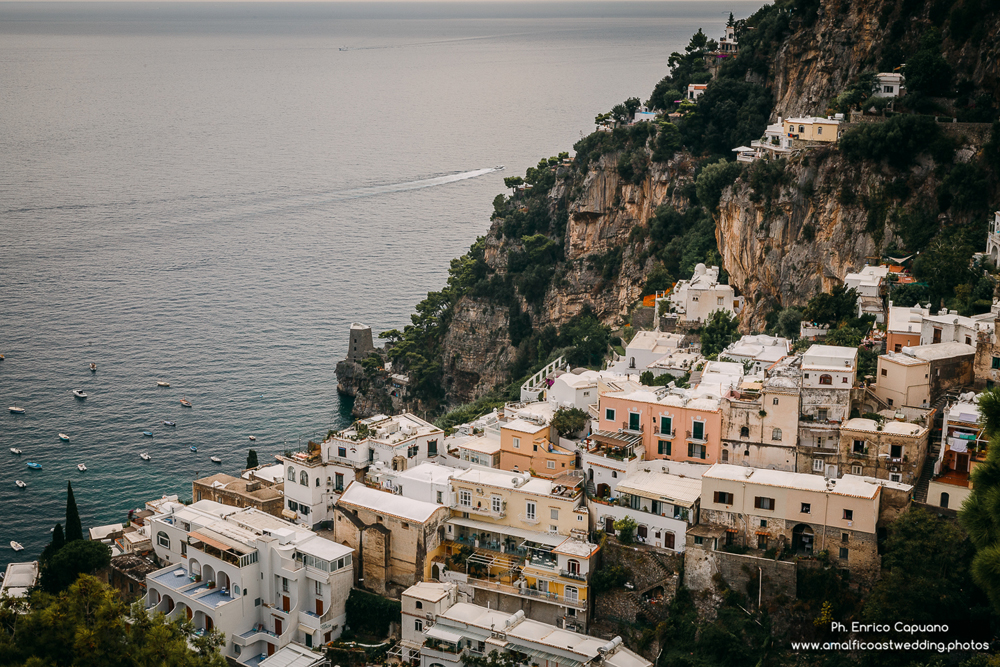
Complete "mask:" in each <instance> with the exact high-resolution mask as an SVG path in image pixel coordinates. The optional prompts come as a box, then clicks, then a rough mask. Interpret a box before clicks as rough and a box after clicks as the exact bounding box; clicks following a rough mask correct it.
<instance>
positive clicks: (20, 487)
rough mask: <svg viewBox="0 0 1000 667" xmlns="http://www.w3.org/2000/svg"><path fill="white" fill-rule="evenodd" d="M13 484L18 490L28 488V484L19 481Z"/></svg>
mask: <svg viewBox="0 0 1000 667" xmlns="http://www.w3.org/2000/svg"><path fill="white" fill-rule="evenodd" d="M14 483H15V484H17V487H18V488H19V489H23V488H24V487H26V486H28V484H27V483H26V482H22V481H21V480H19V479H16V480H14Z"/></svg>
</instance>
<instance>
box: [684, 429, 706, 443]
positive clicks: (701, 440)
mask: <svg viewBox="0 0 1000 667" xmlns="http://www.w3.org/2000/svg"><path fill="white" fill-rule="evenodd" d="M684 438H685V439H686V440H687V441H688V442H693V443H695V444H702V443H706V442H708V433H706V432H704V431H702V432H701V434H700V437H699V435H698V434H693V433H691V431H685V432H684Z"/></svg>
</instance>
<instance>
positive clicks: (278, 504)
mask: <svg viewBox="0 0 1000 667" xmlns="http://www.w3.org/2000/svg"><path fill="white" fill-rule="evenodd" d="M284 486H285V485H284V483H278V484H274V483H271V482H268V481H266V480H262V479H252V480H250V479H243V478H242V477H233V476H231V475H227V474H225V473H218V474H215V475H212V476H211V477H203V478H201V479H196V480H195V481H194V482H192V483H191V497H192V498H194V501H195V502H198V501H199V500H212V501H214V502H217V503H220V504H222V505H231V506H232V507H253V508H255V509H259V510H260V511H261V512H266V513H268V514H270V515H272V516H276V517H279V518H280V517H281V510H282V509H283V508H284V506H285V496H284V491H283V490H284Z"/></svg>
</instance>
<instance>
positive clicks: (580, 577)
mask: <svg viewBox="0 0 1000 667" xmlns="http://www.w3.org/2000/svg"><path fill="white" fill-rule="evenodd" d="M559 576H560V577H566V578H567V579H576V580H577V581H586V580H587V576H586V575H584V574H580V573H579V572H570V571H569V570H559Z"/></svg>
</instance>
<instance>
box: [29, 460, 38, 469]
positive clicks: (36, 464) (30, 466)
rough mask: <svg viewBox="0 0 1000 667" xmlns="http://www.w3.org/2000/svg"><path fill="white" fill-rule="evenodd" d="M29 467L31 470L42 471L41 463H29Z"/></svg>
mask: <svg viewBox="0 0 1000 667" xmlns="http://www.w3.org/2000/svg"><path fill="white" fill-rule="evenodd" d="M27 466H28V467H29V468H31V469H32V470H41V469H42V464H41V463H35V462H34V461H28V463H27Z"/></svg>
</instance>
